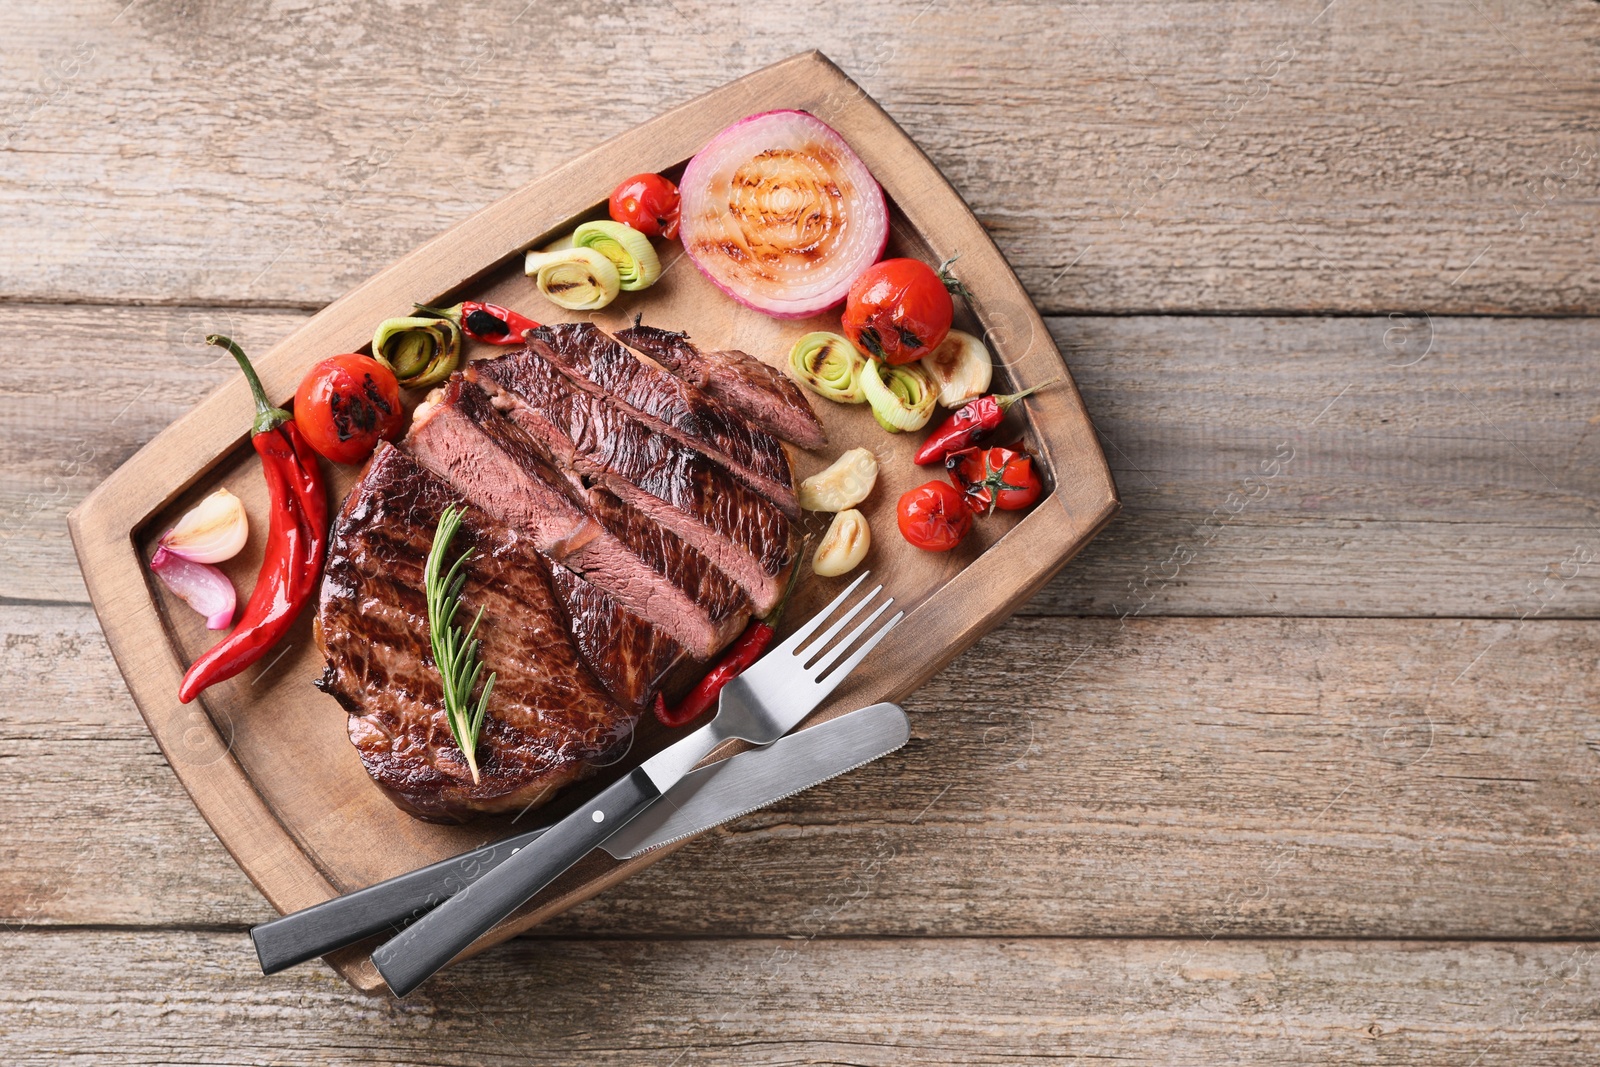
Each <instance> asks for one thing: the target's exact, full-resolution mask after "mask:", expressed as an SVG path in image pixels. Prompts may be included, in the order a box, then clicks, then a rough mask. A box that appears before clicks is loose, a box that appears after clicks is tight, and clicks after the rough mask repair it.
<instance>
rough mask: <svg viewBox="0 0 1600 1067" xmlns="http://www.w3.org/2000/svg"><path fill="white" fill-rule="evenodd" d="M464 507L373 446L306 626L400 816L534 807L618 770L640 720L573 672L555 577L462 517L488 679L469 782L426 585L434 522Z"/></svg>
mask: <svg viewBox="0 0 1600 1067" xmlns="http://www.w3.org/2000/svg"><path fill="white" fill-rule="evenodd" d="M457 498H458V494H457V493H456V491H455V490H454V489H453V488H452V487H451V486H449V485H448V484H446V483H445V482H443V481H442V480H440V479H438V478H435V477H434V476H433V475H431V474H429V473H428V472H427V471H425V470H423V469H422V468H421V467H419V466H418V465H417V464H416V463H415V462H413V461H412V459H411V458H410V457H409V456H407V455H405V453H403V452H401V451H400V450H398V449H396V448H394V447H392V446H390V445H387V444H380V445H379V446H378V451H377V452H376V453H375V454H374V455H373V458H372V460H371V461H370V462H369V463H368V464H367V467H366V470H365V471H364V472H363V473H362V476H361V480H360V481H359V482H358V483H357V484H356V487H355V488H354V489H353V490H352V491H351V493H350V495H349V496H348V497H347V498H346V499H345V503H344V507H343V508H342V509H341V510H340V512H339V516H338V518H337V519H336V520H335V522H334V526H333V533H332V537H331V541H330V546H329V550H328V564H327V570H326V572H325V574H324V577H323V582H322V592H321V600H320V603H319V605H318V609H317V618H316V626H315V633H316V640H317V644H318V646H319V647H320V648H321V649H322V654H323V656H324V657H325V658H326V659H327V663H328V666H327V669H326V671H325V672H324V673H323V675H322V678H321V679H320V680H319V681H318V682H317V685H318V686H319V687H320V688H322V689H323V690H325V691H326V692H328V693H330V694H332V695H333V696H334V697H335V698H337V699H338V701H339V702H340V704H342V705H343V706H344V707H345V709H346V710H348V711H349V712H350V720H349V732H350V740H351V742H352V743H353V744H354V745H355V747H356V750H357V752H359V753H360V756H361V761H362V763H363V764H364V765H365V766H366V769H367V773H368V774H370V775H371V776H372V779H373V781H375V782H377V783H378V785H379V786H381V787H382V788H383V790H384V791H385V792H386V793H387V794H388V795H389V796H390V798H391V799H393V800H394V802H395V803H396V804H398V805H399V806H400V807H402V808H404V809H406V810H407V811H410V812H412V813H413V814H416V815H418V816H420V817H422V818H425V819H432V820H437V821H452V822H454V821H461V820H464V819H466V818H468V817H470V816H472V815H475V814H480V813H490V812H504V811H516V810H522V809H526V808H528V807H531V806H533V805H536V804H540V803H543V802H544V801H545V800H546V799H548V798H549V797H550V795H551V794H552V793H554V792H555V791H556V790H557V789H560V788H561V787H562V786H564V785H566V784H567V783H569V782H571V781H573V780H575V779H577V778H580V777H582V776H584V775H585V774H586V773H588V771H589V769H590V766H591V765H592V764H594V763H595V762H596V761H600V760H604V759H606V758H607V757H610V756H613V755H614V754H615V752H616V751H617V750H618V749H619V748H620V747H621V746H622V745H623V744H625V743H626V741H627V739H628V737H629V734H630V732H631V731H632V729H633V726H634V724H635V722H636V720H637V717H638V705H637V703H631V704H630V705H629V706H628V707H624V706H623V705H622V704H619V703H618V702H617V701H616V700H614V699H612V697H611V695H610V694H608V693H607V692H606V691H605V690H604V689H603V688H602V687H601V685H600V682H599V681H598V680H597V679H596V678H595V676H594V675H593V674H592V673H591V672H590V670H589V668H588V667H587V666H585V665H584V663H583V662H582V661H581V660H580V659H579V656H578V650H577V648H576V647H575V646H574V643H573V639H572V638H571V637H569V636H568V634H567V613H566V611H564V610H563V608H562V607H561V606H560V605H559V604H558V603H557V601H556V599H555V597H554V595H553V594H552V592H551V586H550V570H549V565H548V564H547V563H546V562H545V561H544V560H543V559H542V558H541V557H540V556H539V554H538V553H537V552H535V551H533V549H532V547H531V546H530V545H529V544H528V542H527V540H526V539H525V538H523V537H521V536H520V535H519V534H517V533H516V532H514V531H512V530H510V529H508V528H507V527H505V526H503V525H501V524H500V523H497V522H495V521H494V520H493V519H491V518H490V517H489V516H487V515H485V514H484V513H483V511H481V510H480V509H477V508H471V509H469V510H468V512H467V515H466V518H465V520H464V521H463V523H462V526H461V529H460V531H459V532H458V533H457V535H456V540H455V542H454V543H453V544H452V546H451V550H452V552H461V551H466V550H468V549H471V550H473V552H474V556H473V558H472V560H471V562H470V563H468V564H467V567H466V575H467V582H466V587H465V590H464V592H463V595H462V609H461V611H462V614H463V615H466V616H469V618H468V619H467V620H464V621H463V625H465V624H467V623H469V622H470V616H471V615H475V614H476V613H477V611H478V609H479V608H480V607H481V608H482V609H483V619H482V622H480V623H479V626H478V636H479V637H480V638H482V640H483V646H482V651H481V655H482V657H483V665H484V674H485V676H486V677H487V675H488V674H489V673H490V672H493V673H494V674H495V684H494V691H493V695H492V696H491V697H490V700H489V712H488V715H487V717H486V718H485V720H484V726H483V733H482V739H481V741H480V744H479V749H478V765H479V768H480V771H481V778H480V780H479V781H478V782H477V783H474V782H473V781H472V774H471V772H470V771H469V770H468V769H467V765H466V762H465V760H464V759H463V758H462V755H461V750H460V749H459V748H458V747H457V746H456V743H455V740H454V739H453V738H452V736H451V734H450V727H449V725H448V722H447V720H446V716H445V711H444V697H443V693H442V691H441V688H440V682H439V673H438V671H437V670H436V669H435V668H434V666H433V660H432V656H431V653H430V651H429V645H428V626H427V601H426V594H425V591H424V587H423V579H422V572H423V565H424V562H425V561H426V559H427V555H428V550H429V548H430V546H431V545H432V543H433V533H434V529H435V527H436V525H437V523H438V520H439V514H440V512H442V511H443V510H444V507H445V505H446V504H448V503H450V502H451V501H453V500H456V499H457ZM624 655H625V656H626V655H629V654H627V653H624Z"/></svg>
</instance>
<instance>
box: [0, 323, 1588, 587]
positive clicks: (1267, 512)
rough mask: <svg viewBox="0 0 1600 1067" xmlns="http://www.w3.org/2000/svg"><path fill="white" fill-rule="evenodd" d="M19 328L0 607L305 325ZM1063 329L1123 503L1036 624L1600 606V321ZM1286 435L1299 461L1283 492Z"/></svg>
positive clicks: (74, 582)
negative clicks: (231, 385)
mask: <svg viewBox="0 0 1600 1067" xmlns="http://www.w3.org/2000/svg"><path fill="white" fill-rule="evenodd" d="M9 313H10V315H11V316H12V321H13V323H14V324H15V326H16V327H17V328H18V329H19V330H22V331H24V332H25V333H26V334H27V335H29V336H33V337H37V338H39V342H38V344H37V345H35V346H27V347H24V348H23V349H21V350H20V351H18V352H16V353H14V354H13V355H12V356H11V357H9V358H8V359H7V360H5V361H4V362H3V363H0V423H3V424H4V425H6V426H7V427H8V428H9V429H8V432H7V434H6V435H4V436H3V437H0V561H3V562H4V564H5V565H4V566H0V597H6V598H12V599H28V600H50V601H83V600H85V599H86V594H85V593H84V590H83V583H82V579H81V577H80V576H79V573H78V566H77V561H76V559H74V558H73V555H72V549H71V545H70V544H69V543H68V539H67V534H66V526H65V515H66V512H67V511H68V510H70V509H71V508H72V507H73V506H75V505H76V504H77V503H78V502H79V501H80V500H81V499H82V497H83V495H84V494H85V493H86V492H88V490H89V489H90V488H92V487H93V486H94V485H96V484H98V483H99V481H100V480H102V479H103V478H104V477H105V476H106V475H108V474H109V473H110V472H111V471H112V470H114V469H115V468H116V467H118V466H120V465H121V464H122V463H123V462H124V461H126V460H127V458H128V457H129V456H131V455H132V454H133V452H134V451H136V450H137V449H138V447H139V446H140V445H142V444H143V443H144V442H146V441H147V440H149V439H150V438H151V437H152V436H154V435H155V434H156V433H157V432H159V431H160V430H161V429H162V428H164V427H165V426H166V425H167V424H168V423H169V422H171V420H172V419H173V418H174V417H176V416H177V415H179V414H181V413H183V412H184V411H186V410H188V409H189V408H190V407H192V406H193V405H194V404H195V403H197V402H198V401H199V400H200V399H202V398H203V397H204V396H206V395H208V394H209V393H210V392H212V391H213V390H215V389H216V388H217V387H218V386H219V385H222V384H224V383H226V382H230V381H232V380H233V377H234V375H235V374H236V371H235V370H234V368H233V366H232V364H231V362H228V361H227V360H226V357H223V362H217V361H216V359H215V358H214V357H213V356H212V353H213V352H215V351H216V350H215V349H209V348H206V347H205V346H204V345H203V344H202V343H201V340H200V339H201V338H202V337H203V336H204V335H205V334H206V333H207V332H213V331H222V332H227V333H230V334H231V335H232V336H235V337H237V338H239V339H240V340H241V342H242V343H243V344H245V346H246V347H247V348H248V349H250V350H251V351H265V350H266V349H267V348H268V347H270V346H271V345H273V344H275V343H276V342H277V341H279V340H281V339H282V338H283V337H285V336H286V335H287V334H288V333H289V332H290V331H292V330H293V329H294V327H295V326H297V325H298V324H299V323H301V322H303V321H304V318H305V315H304V314H303V313H298V312H283V311H246V310H238V309H227V308H132V309H107V308H78V307H42V306H22V307H14V308H12V309H10V312H9ZM1050 329H1051V332H1052V334H1053V336H1054V338H1055V341H1056V343H1057V344H1058V345H1059V346H1060V347H1061V349H1062V351H1063V353H1064V355H1065V356H1066V358H1067V361H1068V364H1069V366H1070V367H1071V368H1072V370H1073V373H1074V376H1075V377H1076V379H1077V381H1078V384H1079V387H1080V389H1081V390H1082V391H1083V394H1084V397H1085V403H1086V404H1087V406H1088V409H1089V411H1090V412H1091V414H1092V415H1093V416H1094V419H1095V424H1096V427H1097V428H1098V430H1099V432H1100V434H1101V441H1102V443H1103V445H1104V447H1105V451H1106V454H1107V457H1108V459H1109V461H1110V463H1111V467H1112V471H1113V474H1114V476H1115V477H1116V480H1117V484H1118V487H1119V490H1120V492H1121V494H1122V497H1123V511H1122V514H1121V515H1120V516H1119V517H1118V518H1117V520H1116V521H1115V522H1113V523H1112V524H1111V526H1110V527H1109V528H1108V529H1107V530H1106V531H1105V532H1103V533H1102V534H1101V535H1100V536H1099V537H1098V538H1097V539H1096V540H1095V541H1094V542H1093V543H1091V544H1090V546H1089V548H1088V549H1087V550H1086V552H1085V554H1084V555H1083V556H1081V557H1079V559H1078V560H1076V561H1074V563H1072V564H1071V565H1070V566H1069V567H1068V568H1067V570H1066V571H1065V572H1064V573H1063V574H1062V575H1061V576H1060V577H1059V578H1058V579H1057V580H1056V581H1054V582H1053V583H1051V585H1050V586H1049V587H1047V588H1046V589H1045V590H1044V591H1043V592H1042V593H1041V594H1040V595H1039V596H1037V597H1036V598H1035V599H1034V600H1033V601H1032V603H1031V604H1030V605H1029V606H1028V607H1027V608H1025V609H1024V610H1025V611H1026V612H1028V613H1034V614H1097V615H1122V614H1137V615H1151V616H1153V615H1195V614H1207V615H1211V614H1216V615H1233V614H1256V615H1261V614H1282V615H1297V616H1302V615H1401V616H1408V615H1441V616H1493V617H1501V618H1513V619H1515V618H1520V617H1522V616H1524V615H1527V616H1529V617H1541V618H1543V617H1553V618H1559V617H1569V618H1580V617H1590V618H1592V617H1595V616H1597V615H1600V584H1597V583H1596V581H1595V573H1596V569H1595V565H1596V563H1600V527H1597V525H1596V509H1595V504H1594V501H1595V500H1596V499H1597V498H1600V462H1597V460H1600V434H1596V432H1595V431H1596V427H1597V426H1600V423H1596V422H1595V421H1594V419H1595V417H1596V414H1595V413H1596V412H1597V411H1600V380H1597V379H1596V377H1595V375H1594V374H1593V360H1594V353H1595V352H1596V351H1597V350H1600V320H1592V319H1572V320H1545V319H1512V320H1501V319H1478V318H1444V317H1439V318H1432V317H1426V316H1417V317H1406V318H1400V319H1390V318H1387V317H1382V318H1318V317H1311V318H1298V317H1297V318H1273V319H1245V318H1233V317H1194V318H1190V317H1184V316H1159V317H1149V318H1057V319H1052V320H1051V321H1050ZM112 353H114V354H115V355H114V356H113V355H111V354H112ZM1528 353H1537V357H1538V358H1537V359H1529V358H1528V357H1527V354H1528ZM1413 360H1419V361H1418V362H1415V363H1414V364H1412V365H1410V366H1406V365H1405V364H1408V363H1412V361H1413ZM1282 445H1287V447H1288V448H1289V449H1291V450H1292V451H1293V455H1292V458H1290V459H1288V460H1287V461H1286V462H1280V463H1279V465H1278V468H1277V470H1278V473H1277V475H1276V476H1274V477H1266V476H1265V475H1263V473H1262V464H1263V463H1268V464H1270V463H1271V461H1272V460H1273V459H1274V458H1275V457H1278V456H1279V455H1280V446H1282ZM1284 454H1287V453H1284Z"/></svg>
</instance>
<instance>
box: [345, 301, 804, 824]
mask: <svg viewBox="0 0 1600 1067" xmlns="http://www.w3.org/2000/svg"><path fill="white" fill-rule="evenodd" d="M452 501H461V502H465V503H466V504H468V505H469V507H468V508H467V511H466V514H465V517H464V520H463V524H462V526H461V530H460V532H459V533H458V535H457V542H456V544H455V545H454V546H453V551H455V552H464V551H468V550H470V551H472V552H473V553H474V555H473V557H472V559H471V562H470V563H469V564H468V565H467V567H466V576H467V580H466V585H465V588H464V590H463V593H462V599H463V601H464V611H466V612H470V613H472V614H474V615H476V613H477V610H478V609H479V608H482V609H483V618H482V622H481V623H480V625H479V629H478V636H479V637H480V638H481V639H482V641H483V645H482V649H481V656H482V665H483V671H484V673H485V676H487V674H488V673H490V672H493V673H494V674H495V675H496V681H495V685H494V690H493V694H492V696H491V699H490V702H489V711H488V715H487V716H486V718H485V719H484V726H483V732H482V736H481V739H480V742H479V746H478V751H477V757H478V761H479V767H480V769H481V772H482V777H481V780H480V781H479V782H477V783H474V782H473V781H472V776H471V772H470V771H469V769H468V768H467V765H466V761H465V759H464V757H463V756H462V754H461V752H460V750H459V749H458V748H457V747H456V744H455V741H454V739H453V737H452V736H451V734H450V730H449V725H448V721H447V717H446V714H445V709H444V707H443V694H442V692H441V687H440V680H439V673H438V670H437V669H436V667H435V666H434V664H433V659H432V653H431V648H430V645H429V640H428V623H427V605H426V593H425V590H424V584H423V567H424V564H425V562H426V559H427V555H428V551H429V549H430V547H431V545H432V542H433V536H434V531H435V529H436V527H437V524H438V519H439V515H440V513H441V512H442V511H443V509H444V507H445V506H446V505H447V504H449V503H451V502H452ZM787 508H794V509H796V510H797V509H798V505H797V503H796V502H795V499H794V490H793V479H792V475H791V473H790V470H789V459H788V454H787V453H786V452H785V451H784V448H783V446H782V445H781V444H779V442H778V441H777V440H776V438H774V437H773V436H772V435H771V434H769V433H767V432H765V431H763V430H758V429H756V428H754V427H752V426H751V425H750V424H749V423H748V422H746V421H745V420H744V419H743V418H741V417H739V416H738V415H736V414H734V413H733V412H731V411H729V410H727V409H725V408H723V407H722V406H721V404H720V403H719V402H718V401H717V400H716V399H714V398H713V397H712V396H710V395H708V394H707V393H705V392H702V391H701V390H699V389H696V388H694V387H692V386H690V385H688V384H687V383H685V382H683V381H681V380H679V379H678V378H676V377H674V376H673V375H671V374H668V373H667V372H666V371H663V370H662V369H661V368H660V367H659V366H657V365H656V364H655V363H652V362H650V361H648V360H645V359H641V358H640V357H638V356H635V355H634V354H633V353H632V352H630V351H629V350H628V349H626V348H624V347H622V346H621V345H619V344H617V343H616V342H615V341H613V340H612V339H611V338H610V337H607V336H606V335H605V334H603V333H601V332H600V331H599V330H597V329H595V328H594V327H592V326H587V325H578V326H560V327H549V328H544V329H541V330H538V331H535V333H534V336H533V338H532V339H531V341H530V345H529V347H528V349H526V350H523V351H520V352H514V353H510V354H508V355H506V356H503V357H501V358H499V359H495V360H488V361H484V362H481V363H477V364H473V365H471V366H469V367H468V368H467V370H466V371H465V372H463V373H458V374H455V375H453V376H452V377H451V379H450V381H449V382H448V383H447V384H446V385H445V386H444V387H443V388H441V389H439V390H438V391H436V392H435V393H434V394H433V395H432V396H430V397H429V399H428V401H427V403H425V404H423V405H422V406H421V407H419V408H418V409H417V411H416V413H415V415H414V417H413V420H412V425H411V431H410V433H409V434H408V435H407V436H406V438H405V440H404V441H403V442H401V445H400V446H399V447H395V446H392V445H388V444H381V445H380V446H379V448H378V450H377V452H376V453H374V455H373V458H372V459H371V461H370V462H369V463H368V464H367V467H366V469H365V470H364V471H363V472H362V475H361V478H360V481H358V482H357V484H356V486H355V488H354V489H353V490H352V491H351V493H350V495H349V497H348V498H347V499H346V500H345V503H344V507H343V508H342V510H341V511H340V514H339V517H338V519H337V520H336V522H335V524H334V528H333V532H332V536H331V543H330V548H329V552H328V563H327V569H326V572H325V574H324V577H323V585H322V596H321V603H320V605H319V609H318V613H317V619H316V625H315V632H316V639H317V643H318V645H319V647H320V648H321V649H322V652H323V655H324V657H325V658H326V660H327V664H328V665H327V670H326V671H325V672H324V674H323V676H322V678H321V680H320V681H319V682H318V683H317V684H318V685H319V686H320V687H321V688H323V689H324V690H326V691H327V692H328V693H330V694H332V695H333V696H334V697H335V698H337V699H338V700H339V702H340V703H341V704H342V705H343V706H344V707H345V709H346V710H347V711H348V712H349V713H350V718H349V733H350V739H351V741H352V742H353V743H354V744H355V746H356V749H357V751H358V752H359V753H360V755H361V759H362V762H363V763H364V764H365V765H366V768H367V771H368V773H369V774H370V775H371V776H372V778H373V780H374V781H376V782H377V783H378V784H379V785H380V786H381V787H382V788H383V789H384V790H385V791H386V792H387V793H388V794H389V795H390V796H391V797H392V798H393V799H394V801H395V803H397V804H398V805H400V806H401V807H402V808H405V809H406V810H408V811H410V812H412V813H413V814H416V815H418V816H419V817H422V818H426V819H435V820H457V821H459V820H462V819H465V818H469V817H471V816H474V815H477V814H482V813H493V812H504V811H511V810H520V809H525V808H528V807H531V806H533V805H535V804H539V803H542V802H543V801H544V800H545V799H547V798H548V797H549V796H550V795H551V794H552V793H554V791H556V790H557V789H560V788H561V787H562V786H564V785H566V784H567V783H569V782H572V781H574V780H575V779H577V778H580V777H582V776H583V775H585V774H586V773H588V771H589V770H590V768H592V767H594V766H596V765H598V764H599V763H601V762H602V761H608V757H609V758H614V757H615V756H617V755H619V754H620V753H621V751H622V746H624V745H625V744H626V743H627V740H628V738H629V736H630V734H631V731H632V729H633V726H634V724H635V723H636V721H637V718H638V716H639V714H640V713H641V711H642V710H643V709H644V708H646V707H647V706H648V704H649V702H650V701H651V699H652V698H654V697H655V695H656V693H657V692H658V691H659V690H660V688H661V687H662V686H663V684H668V683H667V680H668V679H669V678H670V679H671V680H672V682H671V684H678V683H681V682H684V681H687V678H686V676H687V675H690V674H694V675H697V674H699V673H700V671H701V670H703V667H700V666H699V661H703V660H706V659H709V658H711V657H712V656H713V655H715V654H716V653H717V652H719V651H720V650H721V649H722V648H724V647H725V646H726V645H727V644H728V643H729V642H730V641H732V640H733V638H734V637H735V636H736V635H737V634H738V633H739V632H740V630H741V629H743V627H744V625H745V622H746V621H747V620H748V619H749V617H750V612H751V606H752V601H754V603H755V605H756V606H757V607H758V608H759V609H760V610H761V611H763V612H765V611H766V610H767V609H769V608H770V607H771V606H772V604H774V603H775V602H776V601H777V599H778V597H779V595H780V590H779V586H780V584H781V583H782V580H783V577H784V575H785V574H786V573H787V572H788V571H789V569H790V568H792V567H793V566H795V562H794V559H793V557H794V554H795V545H794V542H795V535H794V529H793V526H792V524H791V522H790V519H789V518H788V516H787V515H786V513H785V509H787Z"/></svg>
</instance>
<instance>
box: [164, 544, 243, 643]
mask: <svg viewBox="0 0 1600 1067" xmlns="http://www.w3.org/2000/svg"><path fill="white" fill-rule="evenodd" d="M150 569H151V570H152V571H154V572H155V573H156V577H158V578H160V579H161V584H163V585H165V586H166V587H167V588H168V589H170V590H172V591H173V593H175V594H176V595H177V596H178V597H179V598H180V599H181V600H182V601H183V602H184V603H185V604H188V605H189V606H190V607H191V608H193V609H194V610H196V611H198V612H199V613H200V614H202V615H204V616H205V617H206V629H208V630H226V629H227V628H228V627H229V626H231V625H233V613H234V610H235V609H236V608H237V607H238V606H239V598H238V596H237V594H235V592H234V589H233V583H232V582H230V581H229V580H228V576H227V575H226V574H223V573H222V572H221V571H220V570H218V569H217V568H216V567H213V566H211V564H209V563H196V562H195V561H194V560H190V559H185V558H184V557H182V556H180V555H178V554H177V553H176V552H173V551H171V550H170V549H167V548H165V547H161V546H158V547H157V548H156V554H155V556H153V557H152V558H151V560H150Z"/></svg>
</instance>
